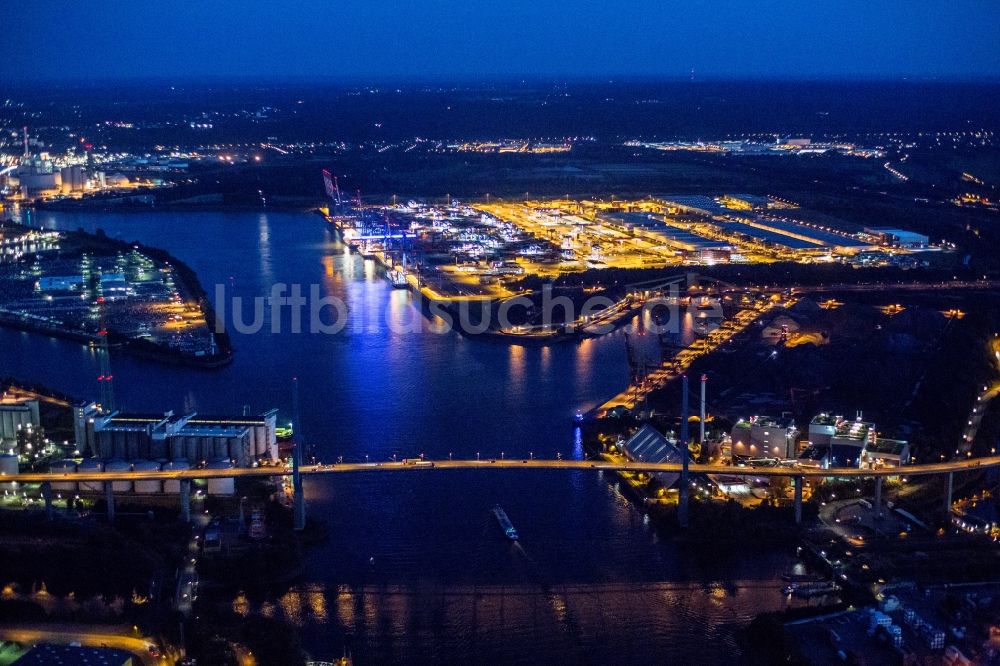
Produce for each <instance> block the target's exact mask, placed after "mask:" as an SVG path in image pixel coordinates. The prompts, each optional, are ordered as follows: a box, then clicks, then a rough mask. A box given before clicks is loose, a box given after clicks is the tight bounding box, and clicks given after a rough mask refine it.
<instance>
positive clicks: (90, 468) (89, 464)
mask: <svg viewBox="0 0 1000 666" xmlns="http://www.w3.org/2000/svg"><path fill="white" fill-rule="evenodd" d="M103 471H104V463H103V462H101V461H100V460H98V459H97V458H86V459H85V460H81V461H80V464H79V465H77V466H76V472H77V474H97V473H98V472H103ZM102 490H104V482H103V481H81V482H80V492H81V493H99V492H101V491H102Z"/></svg>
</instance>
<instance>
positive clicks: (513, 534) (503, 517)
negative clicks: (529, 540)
mask: <svg viewBox="0 0 1000 666" xmlns="http://www.w3.org/2000/svg"><path fill="white" fill-rule="evenodd" d="M493 515H494V516H496V519H497V522H498V523H500V529H502V530H503V533H504V536H506V537H507V538H508V539H510V540H511V541H517V539H518V537H517V530H516V529H514V526H513V525H512V524H511V522H510V518H508V517H507V513H506V512H505V511H504V510H503V509H502V508H500V505H499V504H497V505H496V506H495V507H493Z"/></svg>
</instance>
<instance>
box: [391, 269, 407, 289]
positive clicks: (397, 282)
mask: <svg viewBox="0 0 1000 666" xmlns="http://www.w3.org/2000/svg"><path fill="white" fill-rule="evenodd" d="M385 276H386V277H387V278H389V283H390V284H392V287H393V289H406V288H407V287H409V286H410V285H409V283H408V282H407V281H406V273H404V272H403V271H401V270H399V269H395V268H394V269H393V270H391V271H388V272H387V273H386V274H385Z"/></svg>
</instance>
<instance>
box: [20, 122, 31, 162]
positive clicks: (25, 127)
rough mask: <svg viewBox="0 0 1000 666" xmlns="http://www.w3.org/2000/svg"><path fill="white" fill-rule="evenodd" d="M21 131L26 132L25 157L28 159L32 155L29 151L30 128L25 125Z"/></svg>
mask: <svg viewBox="0 0 1000 666" xmlns="http://www.w3.org/2000/svg"><path fill="white" fill-rule="evenodd" d="M21 129H22V130H23V131H24V156H25V157H27V156H28V155H30V154H31V151H30V150H28V126H27V125H25V126H24V127H22V128H21Z"/></svg>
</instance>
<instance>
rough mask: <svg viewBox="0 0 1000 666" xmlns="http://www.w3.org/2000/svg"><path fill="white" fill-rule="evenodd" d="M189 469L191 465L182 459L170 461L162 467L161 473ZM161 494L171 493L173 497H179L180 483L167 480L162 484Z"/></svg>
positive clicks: (174, 480)
mask: <svg viewBox="0 0 1000 666" xmlns="http://www.w3.org/2000/svg"><path fill="white" fill-rule="evenodd" d="M187 469H191V463H189V462H188V461H187V460H184V459H183V458H181V459H179V460H172V461H170V462H168V463H165V464H164V465H163V471H165V472H166V471H175V472H176V471H183V470H187ZM163 492H165V493H173V494H174V495H179V494H180V492H181V482H180V481H179V480H177V479H167V480H166V481H164V482H163Z"/></svg>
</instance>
